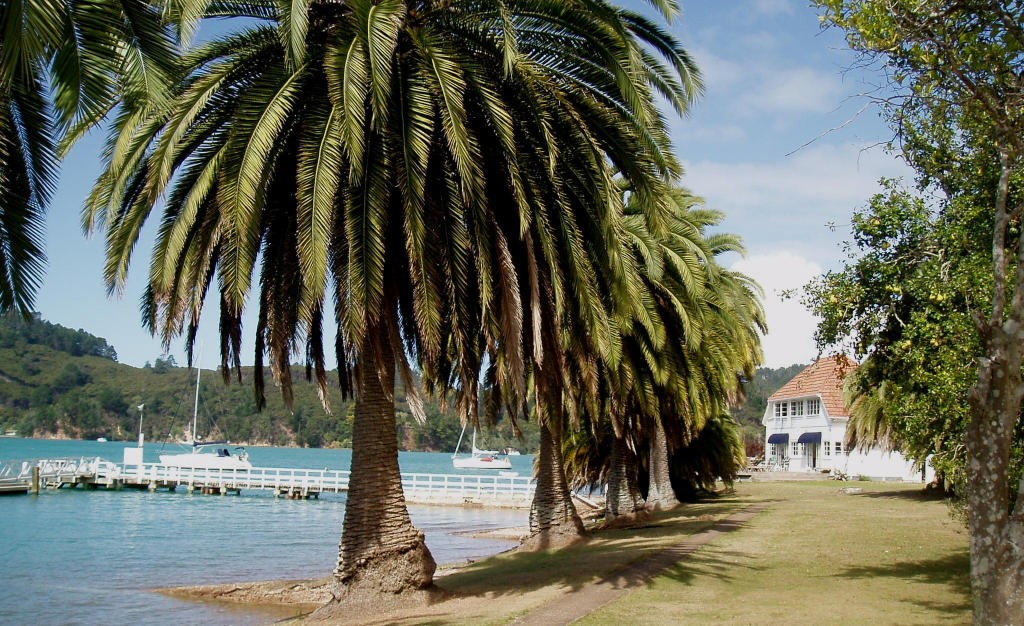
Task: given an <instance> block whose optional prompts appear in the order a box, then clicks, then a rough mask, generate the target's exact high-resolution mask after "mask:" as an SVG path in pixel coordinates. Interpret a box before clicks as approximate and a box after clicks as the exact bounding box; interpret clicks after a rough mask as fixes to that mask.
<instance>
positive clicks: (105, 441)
mask: <svg viewBox="0 0 1024 626" xmlns="http://www.w3.org/2000/svg"><path fill="white" fill-rule="evenodd" d="M96 441H98V442H100V443H107V438H106V437H97V438H96Z"/></svg>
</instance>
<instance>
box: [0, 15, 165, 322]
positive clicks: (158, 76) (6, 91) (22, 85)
mask: <svg viewBox="0 0 1024 626" xmlns="http://www.w3.org/2000/svg"><path fill="white" fill-rule="evenodd" d="M170 8H171V7H168V6H164V7H161V6H159V5H158V4H153V3H149V2H139V1H137V0H100V1H98V2H96V1H88V2H86V1H83V0H70V1H68V2H56V1H54V0H43V1H41V2H22V1H20V0H3V1H2V2H0V33H2V36H0V189H3V193H0V312H7V311H11V310H17V311H20V312H21V313H22V314H28V313H29V312H30V311H31V310H32V305H33V300H34V297H35V292H36V290H37V289H38V287H39V284H40V282H41V281H42V278H43V273H44V270H45V254H44V251H43V226H44V219H45V218H44V215H45V212H46V208H47V205H48V204H49V201H50V196H51V195H52V194H53V191H54V188H55V187H56V182H57V171H58V165H59V163H58V154H59V152H60V150H59V146H58V143H59V142H61V141H62V140H63V147H64V148H66V147H67V146H68V145H70V143H72V142H73V141H74V140H75V139H76V138H77V137H79V136H80V135H81V134H82V133H83V132H84V131H85V130H87V129H89V128H91V127H93V126H95V125H96V124H98V123H99V122H100V121H101V120H102V119H103V118H104V116H105V115H106V114H107V113H108V112H109V111H110V110H111V109H112V108H113V107H114V106H115V105H116V103H117V102H118V99H123V100H128V101H131V102H133V103H135V104H138V103H141V102H144V101H147V100H151V99H157V100H159V99H160V98H161V97H162V95H163V94H164V91H165V89H166V85H167V84H169V82H170V80H171V77H172V70H173V66H174V51H175V46H176V44H175V34H174V31H173V30H172V29H171V27H170V21H169V20H168V19H167V17H168V15H169V14H171V13H172V12H171V11H170Z"/></svg>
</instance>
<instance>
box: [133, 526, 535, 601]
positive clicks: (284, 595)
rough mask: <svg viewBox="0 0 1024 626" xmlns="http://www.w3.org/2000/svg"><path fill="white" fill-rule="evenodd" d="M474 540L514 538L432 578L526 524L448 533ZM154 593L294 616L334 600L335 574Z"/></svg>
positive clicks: (518, 537) (517, 535) (522, 533)
mask: <svg viewBox="0 0 1024 626" xmlns="http://www.w3.org/2000/svg"><path fill="white" fill-rule="evenodd" d="M451 534H452V535H457V536H460V537H469V538H473V539H493V540H504V541H515V542H517V544H516V545H515V546H512V547H510V548H508V549H505V550H502V551H500V552H495V553H494V554H489V555H487V556H483V557H479V558H476V559H462V560H459V561H454V562H450V563H443V564H440V565H438V566H437V570H436V571H435V572H434V579H435V580H441V579H443V578H445V577H447V576H450V575H452V574H455V573H458V572H461V571H463V570H465V569H466V568H468V567H470V566H471V565H473V564H475V563H478V562H480V561H482V560H485V559H489V558H492V557H494V556H498V555H501V554H508V553H510V552H515V551H516V550H518V549H519V548H521V547H522V544H523V541H524V540H525V539H526V538H528V537H529V534H530V529H529V527H528V526H510V527H506V528H492V529H487V530H461V531H455V532H452V533H451ZM150 591H151V592H153V593H159V594H161V595H164V596H167V597H170V598H175V599H178V600H186V601H191V602H203V603H218V604H225V605H235V606H237V605H249V606H252V607H258V609H259V610H260V612H266V613H267V614H268V615H271V616H274V617H276V618H278V619H281V618H296V617H301V616H303V615H307V614H309V613H311V612H313V611H315V610H316V609H318V608H320V607H321V606H324V605H325V604H327V603H328V602H330V601H331V600H333V599H334V575H333V574H327V575H325V576H320V577H311V578H300V579H289V580H257V581H243V582H238V581H229V582H223V583H210V584H203V585H181V586H174V587H155V588H152V589H150Z"/></svg>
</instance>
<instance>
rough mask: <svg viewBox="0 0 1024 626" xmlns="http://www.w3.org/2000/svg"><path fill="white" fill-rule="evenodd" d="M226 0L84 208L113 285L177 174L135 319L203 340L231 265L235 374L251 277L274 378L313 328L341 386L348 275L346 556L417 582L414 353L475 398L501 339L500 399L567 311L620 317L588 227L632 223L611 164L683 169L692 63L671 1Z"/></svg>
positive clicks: (138, 113)
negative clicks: (410, 462)
mask: <svg viewBox="0 0 1024 626" xmlns="http://www.w3.org/2000/svg"><path fill="white" fill-rule="evenodd" d="M653 4H656V5H658V6H660V7H661V8H662V9H663V10H665V11H668V10H669V9H671V6H669V5H670V3H667V2H655V3H653ZM213 9H214V10H215V11H216V13H215V14H216V15H219V16H236V17H244V18H248V19H249V21H247V22H246V26H244V27H242V28H240V29H239V30H238V31H236V32H233V33H230V34H228V35H225V36H223V37H221V38H218V39H216V40H214V41H212V42H209V43H207V44H204V45H201V46H199V47H197V48H196V49H195V50H193V51H191V52H189V53H188V54H187V55H186V57H185V59H184V65H185V67H186V71H187V77H186V78H185V80H184V81H183V83H182V84H181V86H180V88H179V89H178V90H177V91H176V93H175V95H174V97H173V98H172V99H171V100H170V101H169V102H168V103H167V105H166V106H163V107H150V108H148V109H142V110H129V109H125V110H124V111H123V112H122V114H121V115H120V117H119V118H118V120H117V128H118V130H119V134H118V135H116V136H115V137H113V138H112V140H111V142H110V145H109V150H108V158H107V160H106V168H105V170H104V172H103V173H102V174H101V177H100V179H99V180H98V182H97V185H96V187H95V189H94V191H93V193H92V195H91V196H90V199H89V202H88V205H87V207H86V209H85V213H84V222H85V225H86V227H87V228H89V229H97V228H102V229H104V230H105V233H106V238H107V265H106V270H105V271H106V277H107V280H108V284H109V285H110V288H111V289H118V288H119V287H121V286H122V285H123V283H124V279H125V276H126V272H127V269H128V266H129V264H130V261H131V257H132V251H133V247H134V244H135V242H136V241H137V239H138V237H139V232H140V229H141V227H142V225H143V224H144V223H145V222H146V220H147V219H148V218H149V217H150V213H151V212H152V210H153V209H154V208H155V206H157V201H158V199H160V198H161V197H162V196H164V195H165V194H166V203H165V205H164V210H163V218H162V221H161V225H160V231H159V234H158V237H157V241H156V244H155V247H154V250H153V257H152V261H151V264H150V280H149V288H148V291H147V294H146V296H145V299H144V307H143V308H144V321H145V323H146V324H147V325H148V326H149V328H150V329H151V330H152V331H153V332H155V333H157V334H159V335H160V336H161V337H162V338H163V340H164V341H165V342H169V341H170V340H171V339H172V338H173V337H174V336H176V335H177V334H178V333H181V332H184V333H186V335H187V339H186V343H187V346H188V348H189V350H191V344H192V339H193V338H194V336H195V333H196V330H197V328H198V325H199V321H200V315H201V312H202V309H203V304H204V302H205V299H206V296H207V293H208V291H209V289H210V287H211V286H213V284H214V282H216V283H217V285H216V289H217V292H218V300H219V308H220V311H219V314H220V315H219V317H220V328H221V339H222V347H221V361H222V363H221V367H222V371H223V373H224V375H225V377H227V376H228V374H229V372H230V369H232V367H233V368H234V369H236V370H237V369H238V364H239V362H240V350H241V320H242V313H243V310H244V308H245V305H246V302H247V298H248V296H249V294H250V292H253V291H255V294H254V295H255V297H254V301H255V302H256V303H257V306H258V309H259V315H258V321H257V326H256V337H257V338H256V345H255V352H254V358H255V370H256V375H255V380H256V393H257V398H258V402H259V403H261V404H262V401H263V386H262V379H263V371H264V356H265V354H268V355H269V357H270V363H269V365H270V370H271V373H272V374H273V376H274V379H275V381H276V382H277V383H278V384H279V385H280V387H281V389H282V392H283V393H284V395H285V398H286V400H287V399H289V398H290V389H291V380H290V378H289V376H290V374H289V368H288V365H289V363H290V362H291V360H292V357H293V356H294V353H295V351H296V349H297V346H298V345H299V344H300V343H301V342H302V341H303V340H304V341H305V355H304V356H305V359H306V361H307V365H308V367H307V372H308V375H309V376H311V377H315V378H316V380H317V382H318V384H319V385H320V387H321V389H323V388H324V387H325V385H326V372H325V366H324V347H323V335H324V315H325V312H326V311H327V298H331V299H332V301H333V302H332V304H333V308H334V311H335V316H336V319H335V326H336V328H337V335H336V337H337V340H336V346H335V352H336V355H337V359H338V365H339V373H340V376H341V383H342V388H343V390H344V391H346V392H349V391H354V392H355V396H356V402H357V404H356V411H355V423H354V425H353V459H352V476H351V485H352V488H351V491H350V492H349V494H348V502H347V506H346V512H345V523H344V529H343V533H342V539H341V547H340V554H339V563H338V568H337V571H336V574H337V577H338V579H339V580H340V581H341V582H342V583H344V584H345V585H346V587H345V588H346V590H347V591H346V593H358V592H359V590H360V589H369V590H371V592H377V591H379V590H381V589H385V590H388V591H400V590H403V589H408V588H421V587H424V586H427V585H429V584H430V582H431V577H432V574H433V571H434V562H433V559H432V558H431V556H430V553H429V551H428V550H427V549H426V546H425V544H424V543H423V538H422V534H421V533H420V532H419V531H418V530H416V528H415V527H413V525H412V524H411V521H410V520H409V516H408V512H407V511H406V507H405V502H404V496H403V494H402V489H401V480H400V474H399V469H398V462H397V445H396V437H395V434H394V428H395V425H394V401H393V391H394V376H395V373H396V371H397V373H398V375H400V376H402V377H403V378H405V379H406V381H405V383H406V384H405V386H406V389H407V391H409V392H410V393H411V392H413V391H414V390H415V386H414V385H413V384H412V376H411V368H410V363H409V357H410V356H411V357H412V358H413V359H415V361H416V363H417V365H418V366H419V368H420V370H421V372H422V375H423V380H424V381H425V383H426V385H427V387H428V389H429V390H431V391H435V392H437V393H453V394H455V405H456V406H457V408H458V409H459V411H460V413H461V415H462V417H463V419H465V420H473V421H475V420H477V419H478V417H477V415H476V407H477V381H478V380H479V371H480V368H481V364H482V363H483V358H484V354H485V353H487V354H489V355H490V357H491V358H490V359H489V362H490V373H489V377H490V380H492V381H493V383H494V385H496V386H497V387H499V388H500V389H502V392H501V394H499V395H500V397H501V398H502V399H503V400H502V401H503V402H504V403H505V404H506V405H507V407H508V408H510V409H511V410H512V412H513V413H514V414H517V415H518V414H521V413H522V412H523V410H524V407H525V406H526V395H527V393H526V391H527V378H528V375H529V370H530V369H531V367H532V368H533V369H536V370H537V371H541V370H543V371H544V372H545V375H546V376H553V375H551V374H548V372H551V371H553V370H554V369H555V368H557V365H558V361H557V356H558V355H557V345H558V344H557V341H555V340H554V339H553V338H555V337H557V333H558V332H560V330H561V328H562V327H563V323H564V321H565V320H571V321H572V322H573V323H574V324H576V326H577V327H579V328H582V329H584V330H594V331H597V330H600V329H601V328H602V325H604V324H605V318H604V315H603V313H602V311H603V307H602V306H600V297H601V295H602V284H603V282H602V281H600V280H598V279H597V278H596V277H597V276H599V275H611V276H613V277H614V275H615V274H616V273H617V272H618V270H617V268H616V267H614V266H613V264H612V263H611V262H610V261H609V258H608V257H609V256H610V254H609V253H607V252H605V253H602V254H588V253H587V252H586V251H587V248H586V246H585V245H584V243H585V242H586V243H588V244H589V243H591V242H598V243H595V244H594V246H593V249H599V248H600V247H601V246H604V247H605V248H606V249H608V250H614V249H615V248H616V246H615V242H614V241H613V240H612V239H613V237H614V235H615V233H616V232H617V231H616V227H615V222H616V220H617V219H618V218H619V217H620V215H621V211H619V210H618V204H617V194H616V193H614V191H615V185H614V182H613V180H612V179H611V177H610V176H609V175H608V169H607V164H608V163H609V162H610V163H612V164H615V166H616V167H618V168H619V169H620V170H621V171H622V172H623V176H624V177H625V178H626V179H627V180H629V181H630V183H631V184H633V185H634V186H635V188H637V189H638V190H640V191H638V193H641V194H647V195H652V196H653V195H657V193H658V190H659V188H660V187H661V185H662V184H663V181H664V180H665V179H666V178H667V177H669V176H671V175H673V174H674V173H675V172H677V171H678V164H677V163H676V162H675V160H674V158H673V157H672V155H671V152H670V151H669V149H668V148H669V144H668V139H667V132H666V130H665V128H664V125H663V122H662V119H661V116H660V115H659V113H658V112H657V109H656V107H655V97H654V95H655V93H659V94H661V95H662V96H664V97H666V98H667V99H668V101H669V102H671V103H672V104H673V106H675V107H676V108H677V109H678V110H683V109H684V108H685V106H686V105H687V103H688V100H689V98H690V97H691V95H692V93H693V92H694V91H695V89H696V87H697V83H696V78H695V74H694V70H693V67H692V64H691V63H690V61H689V59H688V58H687V57H686V55H685V54H684V53H683V52H682V51H681V50H680V49H679V46H678V44H677V43H676V42H675V41H674V40H673V39H672V38H671V37H670V36H669V35H667V34H666V33H665V32H663V31H662V30H661V29H660V27H659V26H658V25H657V24H654V23H652V22H651V21H649V20H647V19H645V18H643V17H640V16H639V15H636V14H633V13H630V12H625V11H622V10H619V9H615V8H614V7H612V6H610V5H608V4H607V3H605V2H603V1H599V0H568V1H566V0H505V1H492V2H479V1H477V0H472V1H470V0H462V1H460V0H448V1H443V2H442V1H436V0H432V1H427V0H420V1H402V0H385V1H383V2H375V1H371V0H349V1H347V2H344V3H333V2H321V1H313V2H308V3H306V2H301V1H300V2H295V3H287V4H281V3H274V4H262V3H258V2H257V3H253V2H244V3H231V2H225V3H218V4H216V5H213ZM211 14H214V13H213V12H212V11H211ZM666 62H667V65H666V64H665V63H666ZM485 157H486V158H485ZM650 213H651V215H650V218H651V220H652V221H653V222H657V221H658V215H657V209H656V208H654V209H651V211H650ZM605 266H610V267H605ZM257 280H258V287H255V286H254V282H255V281H257ZM542 294H543V297H542ZM591 335H592V336H594V337H601V336H602V335H601V334H600V333H599V332H593V333H591ZM595 343H596V344H597V347H598V348H599V349H600V348H605V349H606V346H604V345H603V343H606V342H605V341H604V340H600V339H598V340H595ZM531 363H532V364H533V365H532V366H531ZM542 378H543V377H542ZM534 380H538V378H536V377H535V378H534ZM544 380H547V379H546V378H544ZM410 402H411V404H412V406H413V409H414V411H416V406H417V402H416V397H415V395H412V396H410Z"/></svg>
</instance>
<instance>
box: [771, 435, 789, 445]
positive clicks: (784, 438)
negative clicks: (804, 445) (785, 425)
mask: <svg viewBox="0 0 1024 626" xmlns="http://www.w3.org/2000/svg"><path fill="white" fill-rule="evenodd" d="M768 443H789V433H772V434H770V435H768Z"/></svg>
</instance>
